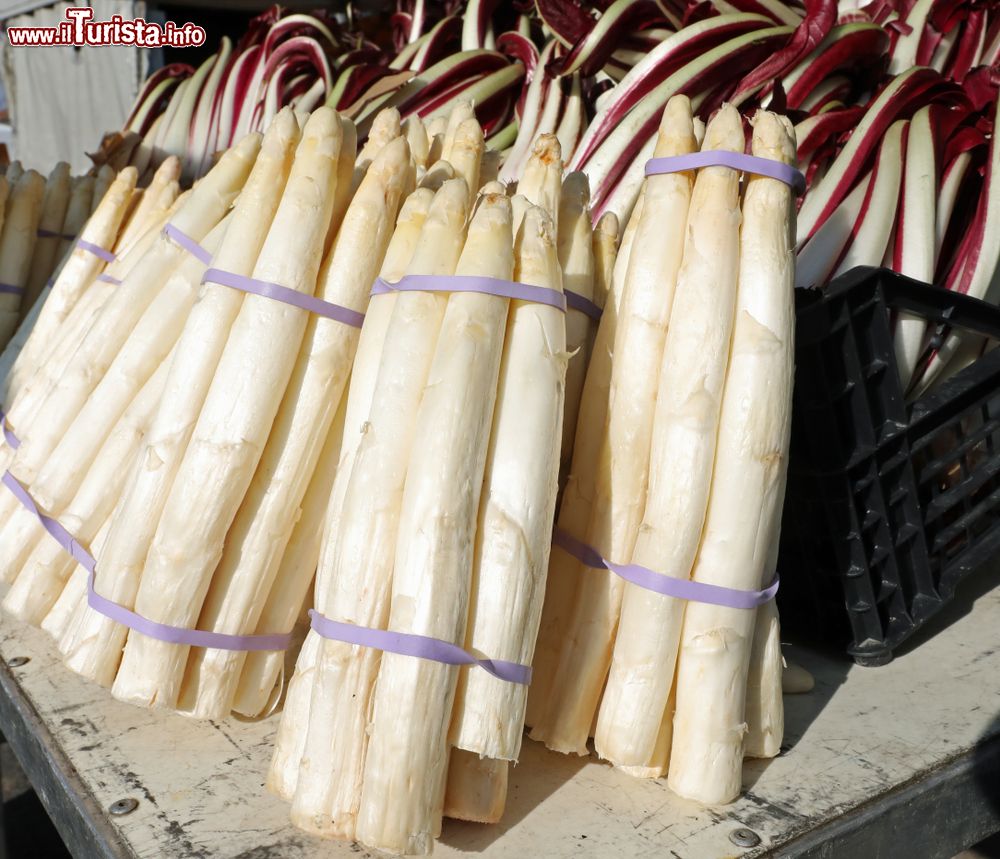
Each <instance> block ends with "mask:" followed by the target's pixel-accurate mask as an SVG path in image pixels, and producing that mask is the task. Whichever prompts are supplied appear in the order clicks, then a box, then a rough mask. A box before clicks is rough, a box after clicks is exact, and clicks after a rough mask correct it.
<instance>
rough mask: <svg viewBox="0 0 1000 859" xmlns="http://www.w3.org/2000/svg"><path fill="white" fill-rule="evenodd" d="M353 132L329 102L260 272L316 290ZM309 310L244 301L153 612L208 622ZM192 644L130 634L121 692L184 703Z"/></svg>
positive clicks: (150, 583)
mask: <svg viewBox="0 0 1000 859" xmlns="http://www.w3.org/2000/svg"><path fill="white" fill-rule="evenodd" d="M341 138H342V129H341V125H340V121H339V118H338V117H337V114H336V112H335V111H333V110H332V109H329V108H320V109H319V110H317V111H315V112H314V113H313V114H312V115H311V116H310V118H309V121H308V123H307V124H306V127H305V129H304V131H303V133H302V140H301V142H300V143H299V146H298V148H297V150H296V155H295V160H294V162H293V163H292V168H291V172H290V174H289V177H288V183H287V185H286V187H285V191H284V193H283V194H282V197H281V202H280V203H279V204H278V209H277V212H276V213H275V215H274V220H273V222H272V224H271V228H270V230H269V231H268V234H267V239H266V240H265V241H264V245H263V247H262V248H261V252H260V256H259V257H258V259H257V263H256V265H255V266H254V275H253V276H254V277H255V278H256V279H258V280H264V281H268V282H271V283H279V284H281V285H282V286H285V287H286V288H288V289H292V290H295V291H296V292H302V293H308V294H311V293H313V292H314V290H315V288H316V277H317V274H318V271H319V266H320V262H321V256H322V252H323V242H324V239H325V238H326V232H327V228H328V226H329V220H330V215H331V213H332V210H333V195H334V191H335V187H336V175H337V173H336V169H337V159H338V157H339V155H340V142H341ZM210 175H211V174H210ZM306 315H307V314H306V313H305V312H304V311H302V310H300V309H298V308H293V307H291V306H288V305H284V304H280V303H279V302H276V301H274V300H273V299H270V298H266V297H264V296H260V295H254V294H250V295H247V296H246V298H245V299H244V300H243V305H242V307H241V309H240V313H239V315H238V316H237V318H236V320H235V322H234V323H233V327H232V330H231V331H230V334H229V339H228V341H227V343H226V348H225V350H224V351H223V353H222V356H221V358H220V359H219V365H218V370H217V371H216V374H215V378H214V379H213V380H212V383H211V385H210V387H209V389H208V394H207V396H206V398H205V404H204V406H203V407H202V410H201V414H200V415H199V418H198V423H197V424H196V426H195V428H194V431H193V433H192V435H191V441H190V443H189V444H188V447H187V450H186V451H185V454H184V457H183V459H182V460H181V463H180V466H179V467H178V470H177V475H176V477H175V478H174V481H173V485H172V486H171V488H170V492H169V494H168V495H167V501H166V503H165V505H164V508H163V515H162V516H161V518H160V522H159V524H158V525H157V528H156V536H155V537H154V539H153V543H152V545H151V547H150V551H149V555H148V556H147V558H146V566H145V569H144V570H143V576H142V581H141V582H140V586H139V591H138V593H137V595H136V602H135V606H136V611H137V612H138V613H139V614H140V615H142V616H143V617H148V618H151V619H153V620H155V621H158V622H160V623H166V624H170V625H173V626H181V627H191V626H193V625H194V624H195V623H196V622H197V620H198V615H199V612H200V609H201V606H202V603H203V601H204V598H205V594H206V592H207V590H208V585H209V583H210V577H211V573H212V571H213V570H214V569H215V567H216V565H217V564H218V562H219V560H220V558H221V555H222V549H223V545H224V541H225V536H226V532H227V531H228V529H229V526H230V525H231V524H232V522H233V519H234V518H235V516H236V513H237V510H238V509H239V504H240V502H241V501H242V499H243V497H244V495H245V493H246V490H247V488H248V486H249V484H250V481H251V480H252V478H253V473H254V470H255V469H256V467H257V464H258V462H259V460H260V457H261V452H262V450H263V448H264V445H265V443H266V441H267V436H268V433H269V432H270V429H271V425H272V424H273V422H274V419H275V415H276V414H277V411H278V407H279V405H280V403H281V397H282V395H283V394H284V391H285V388H286V387H287V385H288V381H289V377H290V376H291V372H292V368H293V365H294V363H295V356H296V354H297V352H298V348H299V346H300V344H301V342H302V336H303V334H304V332H305V327H306V321H307V320H306ZM248 368H253V372H248ZM188 649H189V648H188V647H186V646H183V645H176V644H169V643H167V642H163V641H159V640H156V639H153V638H149V637H147V636H144V635H141V634H137V633H135V632H132V633H130V634H129V637H128V640H127V643H126V645H125V651H124V653H123V654H122V662H121V666H120V667H119V669H118V674H117V675H116V677H115V683H114V685H113V686H112V693H113V694H114V695H115V697H116V698H118V699H119V700H123V701H128V702H130V703H134V704H138V705H141V706H147V707H153V706H161V707H163V706H166V707H173V706H175V705H176V702H177V696H178V693H179V691H180V684H181V681H182V680H183V666H184V663H185V661H186V659H187V656H188Z"/></svg>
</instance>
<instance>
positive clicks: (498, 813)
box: [444, 749, 510, 823]
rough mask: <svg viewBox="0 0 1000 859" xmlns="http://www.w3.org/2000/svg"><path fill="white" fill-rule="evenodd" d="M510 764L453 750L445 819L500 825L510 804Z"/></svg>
mask: <svg viewBox="0 0 1000 859" xmlns="http://www.w3.org/2000/svg"><path fill="white" fill-rule="evenodd" d="M509 766H510V765H509V764H508V762H507V761H498V760H493V759H492V758H481V757H479V755H477V754H474V753H473V752H466V751H462V750H461V749H452V752H451V760H450V762H449V764H448V786H447V788H446V789H445V792H444V816H445V817H450V818H452V819H453V820H469V821H472V822H473V823H497V822H498V821H499V820H500V818H501V817H503V812H504V807H505V806H506V804H507V774H508V773H507V771H508V769H509Z"/></svg>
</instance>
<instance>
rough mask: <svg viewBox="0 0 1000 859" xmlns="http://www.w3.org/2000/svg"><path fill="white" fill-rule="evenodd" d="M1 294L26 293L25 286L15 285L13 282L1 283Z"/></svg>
mask: <svg viewBox="0 0 1000 859" xmlns="http://www.w3.org/2000/svg"><path fill="white" fill-rule="evenodd" d="M0 295H24V287H23V286H14V284H12V283H0Z"/></svg>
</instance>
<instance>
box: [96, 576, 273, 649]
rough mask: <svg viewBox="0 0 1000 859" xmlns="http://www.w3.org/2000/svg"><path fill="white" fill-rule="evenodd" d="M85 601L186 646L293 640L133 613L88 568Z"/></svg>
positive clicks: (269, 644)
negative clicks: (99, 587)
mask: <svg viewBox="0 0 1000 859" xmlns="http://www.w3.org/2000/svg"><path fill="white" fill-rule="evenodd" d="M87 605H89V606H90V607H91V608H92V609H93V610H94V611H96V612H98V613H99V614H103V615H104V616H105V617H107V618H110V619H111V620H113V621H114V622H115V623H120V624H121V625H122V626H127V627H128V628H129V629H133V630H135V631H136V632H138V633H140V634H142V635H145V636H147V637H149V638H155V639H156V640H157V641H165V642H167V643H168V644H185V645H188V646H189V647H207V648H212V649H214V650H238V651H242V652H249V651H256V650H287V649H288V648H289V646H290V645H291V643H292V635H291V633H278V634H275V635H228V634H227V633H224V632H205V631H203V630H200V629H183V628H181V627H179V626H168V625H167V624H165V623H157V622H156V621H155V620H150V619H149V618H148V617H143V616H142V615H141V614H136V613H135V612H134V611H131V610H129V609H127V608H125V607H124V606H121V605H118V603H116V602H112V601H111V600H109V599H108V598H107V597H102V596H101V595H100V594H99V593H98V592H97V591H96V590H95V589H94V571H93V570H91V571H90V578H89V580H88V582H87Z"/></svg>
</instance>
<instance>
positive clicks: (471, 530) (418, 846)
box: [357, 127, 554, 853]
mask: <svg viewBox="0 0 1000 859" xmlns="http://www.w3.org/2000/svg"><path fill="white" fill-rule="evenodd" d="M460 134H461V127H460V129H459V134H456V142H455V148H456V149H457V148H458V147H459V145H460V144H459V139H460ZM511 222H512V213H511V205H510V200H509V198H507V197H506V196H501V195H490V196H488V197H487V198H486V199H484V200H483V201H482V202H481V203H480V205H479V207H478V209H477V211H476V213H475V215H474V216H473V219H472V222H471V224H470V225H469V237H468V239H467V240H466V243H465V247H464V248H463V250H462V256H461V258H460V259H459V262H458V266H457V268H456V274H458V275H471V274H477V275H486V276H488V277H495V278H500V279H503V280H509V279H510V278H511V275H512V274H513V269H514V252H513V236H512V226H511ZM553 244H554V239H553ZM508 305H509V301H508V300H507V299H505V298H501V297H500V296H496V295H484V294H480V293H461V292H459V293H453V294H451V295H450V296H449V297H448V305H447V308H446V309H445V313H444V318H443V320H442V322H441V331H440V335H439V337H438V342H437V348H436V349H435V353H434V359H433V362H432V363H431V367H430V373H429V375H428V377H427V384H426V387H425V388H424V394H423V399H422V401H421V403H420V408H419V411H418V412H417V420H416V429H415V437H416V439H417V440H418V444H417V445H415V446H414V447H413V449H412V452H411V455H410V461H409V465H408V467H407V471H406V486H405V489H404V491H403V498H402V504H401V506H400V516H399V531H398V536H397V540H396V560H395V565H394V569H393V575H392V598H391V609H390V613H389V618H388V627H387V628H388V629H391V630H395V631H399V632H404V633H409V634H416V635H422V636H429V637H432V638H438V639H441V640H444V641H450V642H453V643H456V644H461V643H463V642H464V641H465V629H466V624H467V621H468V611H469V586H470V583H471V568H472V558H473V542H474V538H475V528H476V519H477V512H478V509H479V499H480V496H481V493H482V486H483V475H484V469H485V465H486V454H487V447H488V444H489V437H490V428H491V426H492V423H493V410H494V404H495V401H496V395H497V382H498V378H499V371H500V359H501V354H502V351H503V341H504V332H505V328H506V323H507V313H508ZM457 682H458V668H457V667H455V666H451V665H445V664H442V663H440V662H432V661H430V660H425V659H415V658H413V657H412V656H402V655H399V654H394V653H385V654H383V655H382V659H381V665H380V667H379V673H378V682H377V684H376V687H375V695H374V701H373V705H372V710H373V712H372V727H371V731H370V738H369V742H368V755H367V758H366V760H365V768H364V779H363V783H362V789H361V804H360V806H359V808H358V817H357V838H358V840H359V841H360V842H361V843H363V844H366V845H368V846H370V847H376V848H379V849H387V850H389V851H391V852H394V853H414V852H418V853H429V852H430V850H431V849H432V847H433V840H434V837H435V835H436V834H437V833H438V832H439V831H440V826H441V817H442V811H443V804H444V788H445V781H446V778H447V773H448V745H447V739H448V726H449V722H450V718H451V711H452V704H453V701H454V696H455V688H456V685H457ZM401 707H407V708H412V711H413V716H414V717H413V718H411V719H407V720H405V721H404V722H402V723H401V722H400V720H399V719H398V718H397V716H398V714H399V712H400V708H401Z"/></svg>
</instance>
